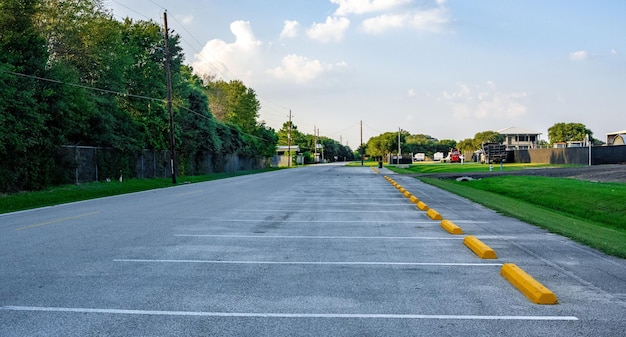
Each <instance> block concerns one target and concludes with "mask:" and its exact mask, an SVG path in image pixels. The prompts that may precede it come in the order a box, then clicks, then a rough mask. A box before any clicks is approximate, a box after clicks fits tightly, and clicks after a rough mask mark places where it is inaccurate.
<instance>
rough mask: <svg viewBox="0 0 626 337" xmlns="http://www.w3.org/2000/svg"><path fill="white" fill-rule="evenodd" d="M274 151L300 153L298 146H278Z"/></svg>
mask: <svg viewBox="0 0 626 337" xmlns="http://www.w3.org/2000/svg"><path fill="white" fill-rule="evenodd" d="M276 151H277V152H287V151H295V152H300V146H298V145H291V147H289V146H288V145H278V146H276Z"/></svg>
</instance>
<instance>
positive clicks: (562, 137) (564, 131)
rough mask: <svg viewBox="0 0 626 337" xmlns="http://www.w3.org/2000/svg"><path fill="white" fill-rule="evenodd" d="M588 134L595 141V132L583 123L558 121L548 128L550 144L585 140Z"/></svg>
mask: <svg viewBox="0 0 626 337" xmlns="http://www.w3.org/2000/svg"><path fill="white" fill-rule="evenodd" d="M587 135H589V139H590V140H591V141H593V137H592V135H593V133H592V132H591V130H589V129H587V127H586V126H585V125H584V124H581V123H556V124H554V125H552V126H551V127H550V128H549V129H548V139H549V140H550V145H553V144H554V143H559V142H569V141H583V140H585V136H587Z"/></svg>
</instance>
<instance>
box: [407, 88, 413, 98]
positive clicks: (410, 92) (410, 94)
mask: <svg viewBox="0 0 626 337" xmlns="http://www.w3.org/2000/svg"><path fill="white" fill-rule="evenodd" d="M407 94H408V95H409V97H415V90H414V89H409V91H408V93H407Z"/></svg>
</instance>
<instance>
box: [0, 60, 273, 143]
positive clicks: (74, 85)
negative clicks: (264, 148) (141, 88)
mask: <svg viewBox="0 0 626 337" xmlns="http://www.w3.org/2000/svg"><path fill="white" fill-rule="evenodd" d="M0 72H3V73H7V74H10V75H14V76H19V77H26V78H32V79H35V80H39V81H45V82H51V83H56V84H61V85H67V86H70V87H76V88H82V89H86V90H92V91H98V92H102V93H107V94H112V95H116V96H123V97H132V98H140V99H145V100H150V101H155V102H161V103H165V101H166V100H165V99H163V98H155V97H149V96H142V95H134V94H129V93H124V92H120V91H114V90H109V89H102V88H96V87H90V86H87V85H82V84H76V83H67V82H63V81H59V80H54V79H50V78H45V77H40V76H35V75H28V74H22V73H17V72H14V71H8V70H4V69H0ZM172 104H173V105H174V106H176V107H177V108H179V109H183V110H185V111H187V112H189V113H192V114H194V115H196V116H200V117H202V118H205V119H207V120H214V119H213V118H212V117H210V116H207V115H205V114H202V113H200V112H197V111H194V110H191V109H189V108H187V107H185V106H183V105H182V104H180V103H176V102H172ZM222 124H223V125H225V126H226V127H228V128H230V129H231V130H235V127H234V126H232V125H230V124H228V123H224V122H222ZM238 131H239V132H240V133H241V134H242V135H246V136H249V137H253V138H256V139H260V140H263V141H267V140H266V139H264V138H261V137H257V136H255V135H252V134H249V133H245V132H243V131H241V130H238Z"/></svg>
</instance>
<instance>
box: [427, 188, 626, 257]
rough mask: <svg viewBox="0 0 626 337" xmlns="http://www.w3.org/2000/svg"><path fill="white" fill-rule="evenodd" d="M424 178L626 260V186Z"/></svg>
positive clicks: (502, 211) (507, 213)
mask: <svg viewBox="0 0 626 337" xmlns="http://www.w3.org/2000/svg"><path fill="white" fill-rule="evenodd" d="M422 180H423V181H424V182H426V183H429V184H432V185H435V186H437V187H440V188H442V189H445V190H448V191H450V192H453V193H456V194H458V195H461V196H463V197H466V198H468V199H470V200H473V201H475V202H477V203H480V204H483V205H485V206H486V207H489V208H491V209H494V210H496V211H498V212H499V213H501V214H504V215H507V216H511V217H515V218H518V219H520V220H522V221H524V222H528V223H531V224H535V225H537V226H539V227H542V228H545V229H547V230H549V231H550V232H553V233H557V234H560V235H563V236H566V237H569V238H571V239H573V240H575V241H578V242H580V243H583V244H585V245H588V246H590V247H593V248H596V249H599V250H601V251H603V252H605V253H607V254H610V255H614V256H617V257H621V258H626V223H625V222H624V220H625V219H626V205H625V204H624V202H623V197H624V196H625V195H626V184H620V183H598V182H589V181H580V180H576V179H568V178H550V177H537V176H504V177H492V178H483V179H480V180H473V181H468V182H457V181H455V180H442V179H432V178H422Z"/></svg>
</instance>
